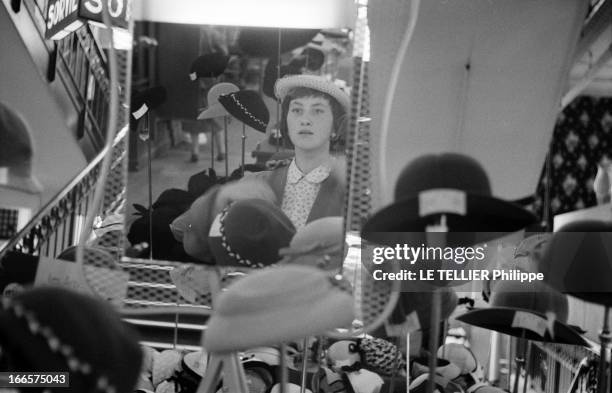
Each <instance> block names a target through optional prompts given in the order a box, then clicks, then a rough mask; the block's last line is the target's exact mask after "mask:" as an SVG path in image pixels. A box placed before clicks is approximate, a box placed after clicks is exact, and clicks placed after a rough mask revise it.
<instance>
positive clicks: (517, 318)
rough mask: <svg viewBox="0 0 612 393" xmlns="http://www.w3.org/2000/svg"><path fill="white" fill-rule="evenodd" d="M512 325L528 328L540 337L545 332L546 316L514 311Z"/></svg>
mask: <svg viewBox="0 0 612 393" xmlns="http://www.w3.org/2000/svg"><path fill="white" fill-rule="evenodd" d="M512 327H517V328H521V329H527V330H530V331H532V332H534V333H536V334H537V335H539V336H540V337H544V334H545V333H546V318H542V317H540V316H539V315H535V314H532V313H530V312H524V311H515V312H514V318H513V319H512Z"/></svg>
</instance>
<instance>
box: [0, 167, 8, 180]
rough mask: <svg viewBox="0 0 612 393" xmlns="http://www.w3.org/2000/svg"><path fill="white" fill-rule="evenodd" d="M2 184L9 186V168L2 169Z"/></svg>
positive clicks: (0, 170) (0, 172)
mask: <svg viewBox="0 0 612 393" xmlns="http://www.w3.org/2000/svg"><path fill="white" fill-rule="evenodd" d="M0 184H8V168H7V167H5V166H3V167H0Z"/></svg>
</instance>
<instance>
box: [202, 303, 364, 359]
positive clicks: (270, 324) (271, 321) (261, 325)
mask: <svg viewBox="0 0 612 393" xmlns="http://www.w3.org/2000/svg"><path fill="white" fill-rule="evenodd" d="M319 299H320V301H318V302H315V303H312V302H308V304H295V305H290V306H289V305H288V306H287V307H283V308H276V309H270V310H258V311H257V312H251V313H248V314H238V315H219V314H218V313H217V314H214V315H213V316H212V318H211V319H210V321H209V323H208V327H207V329H206V331H205V333H204V348H206V349H207V350H208V351H210V352H227V351H234V350H244V349H248V348H253V347H259V346H266V345H273V344H276V343H279V342H283V341H289V340H296V339H299V338H304V337H306V336H314V335H318V334H322V333H324V332H326V331H329V330H331V329H334V328H339V327H347V326H350V324H351V322H352V321H353V299H352V297H351V296H350V295H349V294H347V293H344V292H339V291H333V292H329V293H321V294H320V297H319Z"/></svg>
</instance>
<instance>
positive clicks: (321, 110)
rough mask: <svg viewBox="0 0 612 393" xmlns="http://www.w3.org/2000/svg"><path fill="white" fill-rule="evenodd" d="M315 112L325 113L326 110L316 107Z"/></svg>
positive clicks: (318, 113)
mask: <svg viewBox="0 0 612 393" xmlns="http://www.w3.org/2000/svg"><path fill="white" fill-rule="evenodd" d="M315 113H316V114H317V115H321V114H323V113H325V111H324V110H323V109H315Z"/></svg>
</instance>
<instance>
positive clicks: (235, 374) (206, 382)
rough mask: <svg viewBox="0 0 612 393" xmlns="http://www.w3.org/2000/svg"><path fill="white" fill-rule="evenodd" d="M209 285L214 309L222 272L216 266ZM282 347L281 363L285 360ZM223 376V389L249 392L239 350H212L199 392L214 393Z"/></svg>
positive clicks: (211, 273)
mask: <svg viewBox="0 0 612 393" xmlns="http://www.w3.org/2000/svg"><path fill="white" fill-rule="evenodd" d="M208 285H209V286H210V292H211V295H212V307H213V310H214V309H215V307H216V305H217V296H218V294H219V293H220V292H221V273H220V270H219V268H218V267H217V266H215V267H214V268H213V269H212V270H211V272H210V274H209V275H208ZM283 352H284V351H283V348H281V364H282V360H283ZM221 376H223V391H226V392H236V393H248V392H249V389H248V387H247V382H246V381H247V380H246V375H245V373H244V368H243V367H242V363H241V361H240V357H239V356H238V352H236V351H232V352H210V358H209V359H208V365H207V367H206V372H205V373H204V378H202V381H201V382H200V385H199V386H198V390H197V393H214V392H216V391H217V384H218V381H219V379H220V378H221Z"/></svg>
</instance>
